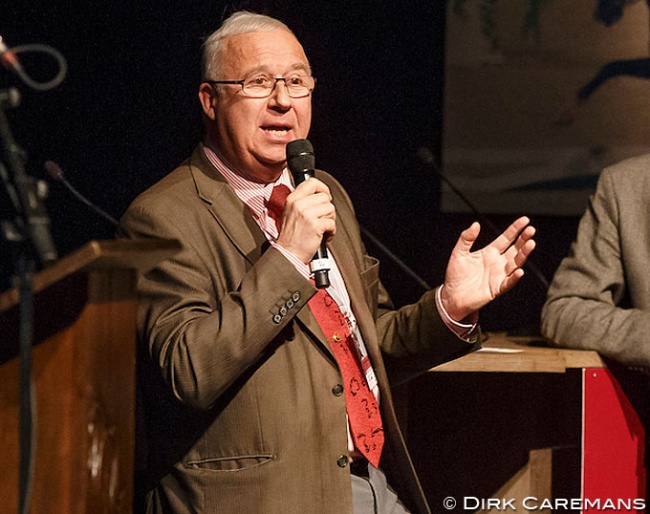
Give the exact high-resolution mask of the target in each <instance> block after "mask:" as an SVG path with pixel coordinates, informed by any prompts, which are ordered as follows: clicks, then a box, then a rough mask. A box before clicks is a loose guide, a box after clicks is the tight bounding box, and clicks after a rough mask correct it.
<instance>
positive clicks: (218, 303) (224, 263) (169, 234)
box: [118, 197, 315, 409]
mask: <svg viewBox="0 0 650 514" xmlns="http://www.w3.org/2000/svg"><path fill="white" fill-rule="evenodd" d="M179 208H180V206H178V205H176V206H175V205H174V199H173V197H169V198H166V202H165V203H161V202H159V201H157V202H147V201H137V200H136V202H135V204H134V205H132V206H131V207H130V208H129V210H128V211H127V212H126V214H125V215H124V216H123V218H122V220H121V226H120V230H119V232H118V236H121V237H128V238H138V239H142V238H153V237H155V238H165V239H177V240H179V241H180V242H181V243H182V247H183V248H182V250H181V251H180V252H179V253H178V254H177V255H175V256H173V257H172V258H170V259H168V260H166V261H165V262H163V263H162V264H160V265H159V266H158V267H157V268H155V269H154V270H152V271H151V272H149V273H147V274H145V275H144V276H141V277H139V280H138V289H139V293H140V294H141V297H142V300H141V301H140V307H139V312H138V326H139V336H140V338H141V343H142V344H143V346H144V347H145V348H146V349H147V350H148V352H149V358H150V360H151V361H152V362H153V363H154V365H156V366H157V367H159V368H160V371H161V372H162V375H163V377H164V378H165V380H166V382H167V383H168V384H169V385H170V387H171V388H172V390H173V393H174V395H175V396H176V397H177V398H178V399H179V400H180V401H182V402H184V403H187V404H189V405H191V406H193V407H196V408H202V409H207V408H209V407H211V406H212V405H214V403H215V402H217V400H218V399H219V398H220V396H221V395H222V394H223V393H224V392H226V391H227V390H228V388H229V387H231V386H232V385H233V384H234V383H235V382H236V381H237V380H238V379H239V378H241V377H242V376H243V375H244V374H245V373H246V372H247V370H249V369H251V368H252V367H253V366H254V365H255V364H256V363H258V362H259V361H260V360H262V359H263V358H264V357H265V356H268V355H270V354H271V353H272V352H273V351H274V349H275V347H276V346H277V345H278V344H281V343H282V342H283V341H284V340H285V336H286V333H285V331H287V330H292V327H291V323H290V322H291V319H292V314H293V313H295V312H297V311H298V310H300V308H301V307H302V306H303V305H305V303H306V302H307V301H308V300H309V298H311V296H313V294H314V292H315V289H314V288H313V287H312V285H311V284H310V283H309V282H308V281H307V280H305V279H304V278H303V277H302V276H301V275H300V274H299V273H298V272H297V271H296V270H295V268H294V266H293V265H292V264H291V263H290V262H289V261H288V260H287V259H286V258H285V257H284V256H282V255H281V253H280V252H279V251H277V250H276V249H274V248H268V249H267V250H266V251H265V252H264V253H263V254H262V255H261V257H260V258H259V259H258V260H257V261H256V262H255V263H254V264H251V263H249V262H247V261H245V259H243V258H242V257H241V256H240V255H239V254H238V253H237V252H236V251H235V250H233V249H232V248H229V247H228V244H227V242H226V240H225V238H223V236H222V237H221V238H222V239H224V241H222V242H220V243H219V245H220V246H219V247H218V249H217V250H216V251H212V250H213V249H210V248H206V246H205V245H206V244H208V243H207V241H210V240H214V239H218V238H219V236H218V235H215V234H213V233H212V232H211V231H210V230H209V229H206V228H205V227H201V226H200V222H199V221H197V217H196V216H192V215H183V214H181V212H182V211H179ZM188 208H189V207H188ZM212 236H214V237H212ZM289 299H291V302H290V305H291V306H292V308H291V309H289V311H291V312H289V313H288V315H287V316H285V317H282V319H278V316H277V313H278V306H279V305H283V304H286V303H287V301H288V300H289Z"/></svg>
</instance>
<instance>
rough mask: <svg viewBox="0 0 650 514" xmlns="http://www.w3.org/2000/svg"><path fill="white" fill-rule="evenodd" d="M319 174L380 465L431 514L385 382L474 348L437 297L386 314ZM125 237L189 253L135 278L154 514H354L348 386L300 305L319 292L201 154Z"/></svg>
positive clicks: (338, 199)
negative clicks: (367, 376) (381, 434)
mask: <svg viewBox="0 0 650 514" xmlns="http://www.w3.org/2000/svg"><path fill="white" fill-rule="evenodd" d="M317 176H318V178H320V179H321V180H323V181H324V182H326V183H327V184H328V186H329V187H330V188H331V191H332V195H333V198H334V200H333V201H334V204H335V205H336V208H337V234H336V236H335V237H334V238H333V240H332V241H331V244H330V245H329V248H330V253H331V254H332V255H333V257H334V258H335V259H336V261H337V263H338V265H339V267H340V268H341V272H342V274H343V278H344V280H345V283H346V286H347V288H348V291H349V295H350V299H351V302H352V308H353V309H354V312H355V315H356V316H357V318H358V321H359V326H360V329H361V332H362V334H363V337H364V340H365V343H366V345H367V347H368V353H369V355H370V358H371V360H372V362H373V365H374V367H375V369H376V372H377V376H378V379H379V387H380V394H381V411H382V417H383V421H384V428H385V432H386V445H385V450H384V454H383V457H382V467H383V468H385V469H386V470H387V473H388V475H389V481H390V482H391V483H392V485H393V486H394V487H395V488H396V489H397V491H398V494H399V496H400V497H401V498H402V499H403V500H404V501H405V503H406V504H407V505H408V506H409V508H410V509H412V511H413V512H414V513H426V512H429V509H428V507H427V505H426V501H425V499H424V497H423V495H422V491H421V488H420V486H419V483H418V481H417V478H416V476H415V473H414V471H413V468H412V465H411V462H410V458H409V456H408V454H407V451H406V448H405V446H404V441H403V438H402V434H401V433H400V430H399V428H398V425H397V421H396V418H395V412H394V409H393V402H392V398H391V393H390V390H389V387H388V377H389V375H390V376H391V379H393V380H403V379H405V378H408V377H409V376H411V375H413V374H415V373H418V372H421V371H424V370H426V369H428V368H429V367H430V366H431V365H433V364H435V363H439V362H443V361H445V360H449V359H451V358H455V357H457V356H459V355H461V354H463V353H465V352H467V351H469V350H470V349H472V348H473V345H469V344H467V343H465V342H463V341H460V340H459V339H457V338H456V337H455V336H453V335H452V334H451V332H450V331H449V330H448V329H447V328H446V327H445V326H444V324H443V322H442V320H441V319H440V317H439V315H438V312H437V310H436V307H435V301H434V292H433V291H430V292H428V293H426V294H425V295H424V297H423V298H422V300H421V301H419V302H418V303H417V304H414V305H411V306H408V307H405V308H402V309H400V310H398V311H395V310H393V309H392V305H391V303H390V299H389V298H388V295H387V294H386V291H385V290H384V288H383V286H382V284H381V282H380V281H379V278H378V262H377V261H376V260H375V259H373V258H372V257H369V256H368V255H366V253H365V249H364V247H363V244H362V241H361V237H360V233H359V227H358V225H357V222H356V219H355V215H354V212H353V209H352V205H351V203H350V199H349V198H348V196H347V194H346V193H345V191H344V190H343V189H342V187H341V186H340V184H339V183H338V182H336V181H335V180H334V179H333V178H332V177H331V176H330V175H328V174H326V173H324V172H317ZM121 226H122V229H121V230H122V235H123V236H126V237H131V238H148V237H158V238H168V239H177V240H179V241H181V242H182V245H183V249H182V251H181V252H180V253H179V254H178V255H176V256H174V257H173V258H171V259H169V260H168V261H166V262H164V263H163V264H162V265H161V266H160V267H158V268H157V269H155V270H154V271H152V272H150V273H148V274H147V275H146V276H143V277H141V280H140V282H139V288H140V291H141V293H142V295H143V301H142V303H141V309H140V312H139V336H140V339H141V343H142V344H141V347H140V358H139V373H140V375H139V383H140V389H141V399H142V407H143V412H144V420H145V431H146V436H147V437H146V441H147V456H148V457H147V460H146V480H147V483H146V490H147V507H148V512H151V513H172V512H173V513H183V514H185V513H187V514H189V513H196V512H199V513H210V514H213V513H229V514H230V513H244V514H255V513H259V514H276V513H277V514H280V513H282V514H286V513H307V512H309V513H323V514H326V513H327V514H345V513H351V512H352V500H351V486H350V471H349V466H348V465H347V432H346V411H345V399H344V396H343V395H340V391H339V388H337V387H336V386H337V384H339V382H340V381H341V376H340V372H339V369H338V367H337V364H336V362H335V360H334V358H333V356H332V354H331V352H330V349H329V348H328V346H327V343H326V340H325V339H324V337H323V335H322V333H321V331H320V328H319V326H318V324H317V323H316V321H315V319H314V318H313V316H312V315H311V312H310V310H309V308H304V307H305V306H306V304H307V302H308V300H309V299H310V298H311V297H312V296H313V294H314V293H315V289H314V288H313V286H312V285H311V284H310V283H309V282H308V281H306V280H305V279H304V278H303V277H302V276H301V275H300V274H299V273H298V272H297V271H296V270H295V268H294V267H293V265H292V264H291V263H290V262H289V261H287V259H285V258H284V257H283V256H282V255H281V253H280V252H278V251H277V250H275V249H274V248H272V247H271V246H270V245H269V244H268V242H267V241H266V239H265V237H264V235H263V233H262V232H261V230H260V229H259V227H258V226H257V225H256V223H255V221H254V220H253V219H252V217H251V216H250V214H249V213H248V211H247V209H246V207H245V206H244V205H243V204H242V202H241V201H240V200H239V199H238V198H237V196H236V195H235V193H234V191H233V190H232V189H231V188H230V186H229V185H228V184H227V183H226V182H225V180H224V179H223V177H222V176H221V175H220V174H219V173H218V172H217V171H216V170H215V169H214V168H213V167H212V166H211V165H210V163H209V162H208V161H207V159H206V158H205V155H204V152H203V149H202V147H201V146H200V145H199V147H198V148H197V149H196V150H195V151H194V153H193V154H192V156H191V157H190V158H189V159H188V160H187V161H185V162H184V163H183V164H182V165H181V166H180V167H179V168H177V169H176V170H174V171H173V172H172V173H171V174H169V175H168V176H166V177H165V178H164V179H162V180H161V181H160V182H159V183H157V184H156V185H154V186H153V187H152V188H150V189H149V190H147V191H146V192H144V193H143V194H142V195H140V196H139V197H138V198H137V199H136V200H135V201H134V202H133V204H132V205H131V206H130V208H129V209H128V211H127V212H126V214H125V215H124V217H123V218H122V221H121ZM142 464H145V463H142Z"/></svg>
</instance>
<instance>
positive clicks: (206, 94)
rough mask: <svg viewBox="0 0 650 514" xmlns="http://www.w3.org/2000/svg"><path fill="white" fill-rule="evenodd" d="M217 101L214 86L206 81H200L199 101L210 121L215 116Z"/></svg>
mask: <svg viewBox="0 0 650 514" xmlns="http://www.w3.org/2000/svg"><path fill="white" fill-rule="evenodd" d="M218 101H219V97H218V96H217V93H216V91H215V88H214V86H212V85H211V84H208V83H207V82H202V83H201V85H200V86H199V102H201V107H202V108H203V113H204V114H205V115H206V116H207V117H208V118H210V119H211V120H212V121H214V120H215V119H216V118H217V112H216V107H217V102H218Z"/></svg>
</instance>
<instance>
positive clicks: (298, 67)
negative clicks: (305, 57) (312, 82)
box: [244, 62, 311, 77]
mask: <svg viewBox="0 0 650 514" xmlns="http://www.w3.org/2000/svg"><path fill="white" fill-rule="evenodd" d="M289 71H304V72H306V73H311V68H310V66H309V64H306V63H304V62H297V63H295V64H292V65H291V66H290V67H289ZM257 73H268V74H269V75H272V73H271V72H270V71H269V67H268V66H267V65H264V64H263V65H260V66H255V67H254V68H251V69H250V70H248V72H246V74H245V75H244V76H245V77H250V76H251V75H255V74H257Z"/></svg>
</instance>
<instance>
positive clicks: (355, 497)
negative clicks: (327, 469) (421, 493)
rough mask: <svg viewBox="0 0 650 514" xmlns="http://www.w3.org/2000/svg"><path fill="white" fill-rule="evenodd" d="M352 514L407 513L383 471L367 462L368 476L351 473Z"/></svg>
mask: <svg viewBox="0 0 650 514" xmlns="http://www.w3.org/2000/svg"><path fill="white" fill-rule="evenodd" d="M352 505H353V508H354V514H408V512H409V511H408V510H406V507H404V505H402V502H400V501H399V498H398V497H397V495H396V494H395V491H393V490H392V489H391V488H390V486H389V485H388V482H387V481H386V475H384V473H383V471H381V470H380V469H377V468H375V467H374V466H372V465H371V464H368V476H367V477H365V476H357V475H352Z"/></svg>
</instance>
